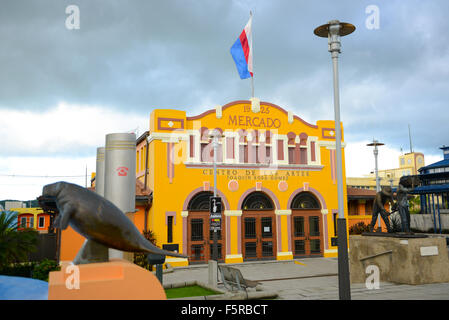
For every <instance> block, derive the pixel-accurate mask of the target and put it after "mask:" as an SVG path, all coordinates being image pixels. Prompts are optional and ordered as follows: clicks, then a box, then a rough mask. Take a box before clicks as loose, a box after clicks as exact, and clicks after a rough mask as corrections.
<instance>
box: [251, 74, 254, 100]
mask: <svg viewBox="0 0 449 320" xmlns="http://www.w3.org/2000/svg"><path fill="white" fill-rule="evenodd" d="M251 98H254V76H252V77H251Z"/></svg>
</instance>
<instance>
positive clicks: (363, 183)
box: [346, 152, 425, 190]
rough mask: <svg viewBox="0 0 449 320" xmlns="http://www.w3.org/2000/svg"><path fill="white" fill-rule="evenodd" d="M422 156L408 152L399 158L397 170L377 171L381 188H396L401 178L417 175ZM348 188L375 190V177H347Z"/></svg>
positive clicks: (422, 159)
mask: <svg viewBox="0 0 449 320" xmlns="http://www.w3.org/2000/svg"><path fill="white" fill-rule="evenodd" d="M424 165H425V164H424V154H422V153H421V152H410V153H405V154H403V155H401V156H399V168H395V169H386V170H379V177H380V185H381V186H391V185H393V186H397V185H398V183H399V179H400V178H401V177H402V176H408V175H414V174H418V169H419V168H421V167H423V166H424ZM346 179H347V180H346V181H347V185H348V187H352V188H358V189H372V190H376V175H375V173H374V172H371V173H370V174H368V175H365V176H363V177H347V178H346Z"/></svg>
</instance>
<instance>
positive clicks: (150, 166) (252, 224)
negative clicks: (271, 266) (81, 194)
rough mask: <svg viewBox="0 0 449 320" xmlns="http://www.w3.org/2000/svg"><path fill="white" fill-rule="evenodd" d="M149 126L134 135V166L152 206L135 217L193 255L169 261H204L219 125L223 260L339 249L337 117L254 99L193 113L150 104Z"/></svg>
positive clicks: (168, 244) (327, 253) (165, 242)
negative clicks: (313, 118)
mask: <svg viewBox="0 0 449 320" xmlns="http://www.w3.org/2000/svg"><path fill="white" fill-rule="evenodd" d="M149 127H150V130H149V132H148V133H147V134H146V135H147V136H146V139H145V141H143V140H142V139H140V140H142V141H140V140H139V141H138V144H137V150H136V155H137V156H136V161H137V163H136V168H137V173H136V174H137V177H138V180H139V181H140V182H141V183H143V184H144V185H145V189H147V188H148V190H151V191H152V205H151V207H148V206H147V207H146V212H145V213H144V214H143V211H144V209H143V208H140V210H139V212H137V213H136V217H142V218H139V221H142V220H143V219H144V221H145V223H144V224H145V228H148V229H150V230H152V231H153V232H154V233H155V235H156V239H157V244H158V245H160V246H162V247H164V248H166V249H170V250H177V251H178V252H181V253H183V254H186V255H188V256H189V259H178V258H168V257H167V261H168V262H170V263H171V264H172V265H175V266H177V265H187V264H190V263H201V262H207V261H208V260H209V259H210V257H211V254H212V243H213V242H212V235H213V232H212V231H210V221H209V198H210V197H211V196H212V195H213V191H214V186H213V181H214V170H213V159H214V157H213V146H212V143H211V142H212V141H211V138H210V133H211V132H212V131H213V130H216V131H217V132H219V133H220V138H219V144H218V150H217V163H216V165H217V195H218V196H220V197H221V199H222V204H223V207H222V212H221V213H222V219H221V221H222V223H221V230H220V231H218V234H217V235H218V237H217V238H218V256H219V259H220V260H221V261H224V262H226V263H236V262H242V261H248V260H260V259H277V260H286V259H293V258H294V257H302V256H324V257H335V256H337V247H336V241H333V240H332V238H334V237H336V226H335V224H336V217H337V215H338V212H337V208H338V203H337V202H338V200H337V181H336V179H337V178H336V152H335V151H336V150H335V132H334V128H335V124H334V121H331V120H323V121H317V122H316V124H310V123H307V122H305V121H304V120H302V119H301V118H299V117H298V116H295V115H293V114H292V113H291V112H287V111H285V110H284V109H282V108H281V107H279V106H277V105H274V104H271V103H267V102H260V103H259V102H258V101H257V100H256V99H254V100H253V101H235V102H231V103H228V104H227V105H224V106H218V107H216V108H215V109H212V110H208V111H206V112H204V113H202V114H200V115H197V116H187V115H186V112H185V111H179V110H169V109H159V110H154V111H153V112H152V113H151V116H150V126H149ZM344 145H345V144H344V142H343V146H344ZM343 168H344V152H343ZM343 177H345V173H344V172H343ZM343 183H344V190H345V195H344V197H345V199H346V181H343ZM345 212H347V206H345ZM140 224H142V222H140V223H139V225H140Z"/></svg>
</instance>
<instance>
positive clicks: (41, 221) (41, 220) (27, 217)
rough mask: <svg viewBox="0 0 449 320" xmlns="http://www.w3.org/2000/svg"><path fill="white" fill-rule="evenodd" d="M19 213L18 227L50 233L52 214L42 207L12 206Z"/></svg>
mask: <svg viewBox="0 0 449 320" xmlns="http://www.w3.org/2000/svg"><path fill="white" fill-rule="evenodd" d="M10 210H11V211H15V212H17V213H18V218H17V219H18V221H17V229H18V230H23V229H26V228H33V229H36V230H37V231H38V232H39V233H48V227H49V226H50V215H49V214H47V213H45V212H44V211H43V210H42V209H41V208H11V209H10Z"/></svg>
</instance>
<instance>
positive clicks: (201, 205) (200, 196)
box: [187, 191, 214, 211]
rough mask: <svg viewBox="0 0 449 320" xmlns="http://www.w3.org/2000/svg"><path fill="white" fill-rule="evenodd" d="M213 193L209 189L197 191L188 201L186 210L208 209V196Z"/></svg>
mask: <svg viewBox="0 0 449 320" xmlns="http://www.w3.org/2000/svg"><path fill="white" fill-rule="evenodd" d="M213 195H214V194H213V193H212V192H210V191H203V192H199V193H197V194H196V195H195V196H194V197H193V198H192V199H191V200H190V202H189V205H188V206H187V210H189V211H209V202H210V200H209V199H210V197H212V196H213Z"/></svg>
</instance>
